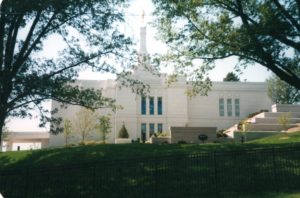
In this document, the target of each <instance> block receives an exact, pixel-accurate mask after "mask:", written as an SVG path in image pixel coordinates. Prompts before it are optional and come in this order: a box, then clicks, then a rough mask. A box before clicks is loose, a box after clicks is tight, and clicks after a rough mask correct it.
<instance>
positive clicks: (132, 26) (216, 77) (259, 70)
mask: <svg viewBox="0 0 300 198" xmlns="http://www.w3.org/2000/svg"><path fill="white" fill-rule="evenodd" d="M0 1H1V0H0ZM142 10H144V13H145V17H144V23H145V24H146V27H147V50H148V52H149V53H150V54H154V53H165V52H166V51H167V47H166V45H165V44H164V43H162V42H160V41H157V40H156V39H155V33H156V31H155V29H154V28H153V27H152V26H151V25H150V22H151V20H152V19H153V16H152V15H151V12H152V11H153V10H154V6H153V4H152V2H151V0H132V3H131V5H130V7H129V8H128V10H127V12H126V14H125V15H126V18H125V19H126V20H125V23H124V25H123V27H121V28H123V31H124V32H125V33H126V34H128V35H129V36H131V37H132V38H133V39H134V41H136V44H137V45H136V49H137V50H138V49H139V33H140V32H139V30H140V27H141V25H142V20H141V14H142ZM59 40H60V38H58V37H55V36H53V37H51V38H50V39H49V40H48V41H47V42H46V43H45V45H44V46H45V50H44V51H45V52H47V55H51V56H55V55H56V51H57V50H58V49H59V48H60V47H62V46H59V45H58V43H59V42H60V41H59ZM49 52H50V54H49ZM236 62H237V58H234V57H232V58H227V59H225V60H220V61H217V64H216V67H215V68H214V69H213V70H212V71H211V72H210V75H209V77H210V79H211V80H212V81H222V80H223V78H224V77H225V76H226V74H227V73H228V72H231V71H233V68H234V66H235V64H236ZM164 72H168V71H164ZM270 75H271V72H269V71H267V70H266V69H265V68H264V67H262V66H259V65H250V66H248V67H247V68H246V69H245V70H243V74H242V75H240V79H241V81H245V80H246V81H247V82H264V81H265V80H266V79H267V78H268V77H269V76H270ZM111 78H114V76H113V75H108V74H106V75H104V74H100V73H96V72H91V71H84V72H81V73H80V74H79V79H90V80H100V79H111ZM50 105H51V104H50V103H49V102H47V103H45V105H44V106H45V107H47V108H50ZM7 127H8V129H9V130H10V131H48V129H47V128H39V127H38V117H37V116H34V118H33V119H13V120H10V121H9V122H8V124H7ZM48 127H49V126H48Z"/></svg>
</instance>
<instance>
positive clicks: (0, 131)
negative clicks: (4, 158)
mask: <svg viewBox="0 0 300 198" xmlns="http://www.w3.org/2000/svg"><path fill="white" fill-rule="evenodd" d="M5 118H6V116H5V115H4V114H2V113H0V153H1V152H2V145H3V144H2V141H3V140H2V137H3V128H4V124H5Z"/></svg>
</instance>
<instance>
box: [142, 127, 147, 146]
mask: <svg viewBox="0 0 300 198" xmlns="http://www.w3.org/2000/svg"><path fill="white" fill-rule="evenodd" d="M146 134H147V125H146V123H142V124H141V137H142V141H143V142H145V141H146Z"/></svg>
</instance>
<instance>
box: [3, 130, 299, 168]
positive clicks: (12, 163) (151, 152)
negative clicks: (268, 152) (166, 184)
mask: <svg viewBox="0 0 300 198" xmlns="http://www.w3.org/2000/svg"><path fill="white" fill-rule="evenodd" d="M294 145H296V146H297V145H300V132H294V133H288V134H280V135H275V136H270V137H267V138H262V139H259V140H254V141H250V142H247V143H246V144H232V143H227V144H204V145H202V144H200V145H194V144H170V145H153V144H119V145H115V144H98V145H97V144H96V145H85V146H76V147H66V148H55V149H43V150H32V151H19V152H6V153H0V170H5V169H14V168H17V169H19V168H25V167H45V166H46V167H48V166H49V165H51V166H60V165H70V164H72V165H73V164H78V163H89V162H94V161H102V160H116V159H118V160H119V159H132V158H155V157H160V156H169V155H182V154H197V153H202V152H212V151H216V152H218V151H236V150H241V149H254V148H267V147H285V146H294Z"/></svg>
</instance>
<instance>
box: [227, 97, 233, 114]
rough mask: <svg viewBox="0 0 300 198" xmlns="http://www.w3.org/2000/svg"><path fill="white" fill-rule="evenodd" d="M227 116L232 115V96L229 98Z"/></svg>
mask: <svg viewBox="0 0 300 198" xmlns="http://www.w3.org/2000/svg"><path fill="white" fill-rule="evenodd" d="M227 116H228V117H231V116H232V100H231V98H228V99H227Z"/></svg>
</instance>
